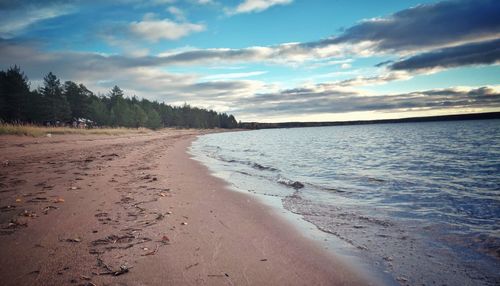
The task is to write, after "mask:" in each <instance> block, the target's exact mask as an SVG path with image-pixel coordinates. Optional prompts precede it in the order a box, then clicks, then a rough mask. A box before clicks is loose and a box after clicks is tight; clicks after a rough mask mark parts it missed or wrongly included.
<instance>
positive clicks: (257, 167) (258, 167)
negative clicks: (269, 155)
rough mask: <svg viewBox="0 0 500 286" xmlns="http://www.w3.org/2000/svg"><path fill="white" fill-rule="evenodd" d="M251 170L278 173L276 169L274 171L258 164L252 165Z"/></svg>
mask: <svg viewBox="0 0 500 286" xmlns="http://www.w3.org/2000/svg"><path fill="white" fill-rule="evenodd" d="M252 168H254V169H257V170H261V171H263V170H267V171H273V172H275V171H278V169H276V168H273V167H267V166H263V165H261V164H259V163H253V164H252Z"/></svg>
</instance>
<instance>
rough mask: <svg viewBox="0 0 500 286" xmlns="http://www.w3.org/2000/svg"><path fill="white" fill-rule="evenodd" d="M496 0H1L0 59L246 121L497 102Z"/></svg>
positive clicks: (369, 115)
mask: <svg viewBox="0 0 500 286" xmlns="http://www.w3.org/2000/svg"><path fill="white" fill-rule="evenodd" d="M498 15H500V1H498V0H454V1H431V0H383V1H371V0H366V1H361V0H227V1H223V0H152V1H143V0H114V1H112V0H99V1H95V0H74V1H60V0H45V1H36V0H25V1H23V0H0V69H1V70H6V69H8V68H9V67H11V66H14V65H18V66H20V67H21V69H22V70H23V71H24V72H25V74H26V75H27V76H28V78H29V80H30V81H31V88H37V87H38V86H40V85H41V84H42V81H43V77H44V76H45V75H46V74H47V73H48V72H53V73H54V74H55V75H56V76H58V77H59V78H60V79H61V80H62V81H65V80H72V81H75V82H77V83H82V84H84V85H86V86H87V88H89V89H90V90H92V91H94V92H95V93H99V94H102V95H105V94H107V93H108V92H109V90H110V89H111V88H112V87H113V86H114V85H118V86H119V87H120V88H122V89H123V90H124V91H125V94H126V95H128V96H134V95H135V96H138V97H140V98H147V99H150V100H156V101H159V102H165V103H167V104H174V105H182V104H184V103H188V104H190V105H193V106H198V107H204V108H209V109H214V110H216V111H218V112H227V113H231V114H233V115H234V116H235V117H236V118H237V119H238V120H241V121H257V122H284V121H346V120H367V119H386V118H402V117H413V116H431V115H445V114H459V113H475V112H490V111H500V66H499V64H500V17H499V16H498Z"/></svg>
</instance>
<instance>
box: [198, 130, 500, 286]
mask: <svg viewBox="0 0 500 286" xmlns="http://www.w3.org/2000/svg"><path fill="white" fill-rule="evenodd" d="M193 153H194V154H195V155H196V156H197V158H198V159H200V160H201V161H203V162H205V163H206V164H208V165H209V167H210V168H212V170H214V171H215V172H217V173H219V174H224V175H223V176H224V177H225V179H227V180H228V181H230V182H231V183H232V184H234V185H235V186H236V187H237V188H239V189H241V190H244V191H249V192H251V193H256V194H261V195H262V194H263V195H269V196H278V197H281V198H282V203H283V207H284V208H285V209H287V210H289V211H291V212H293V213H297V214H299V215H301V216H302V218H303V219H304V220H306V221H309V222H311V223H313V224H314V225H316V226H317V227H318V228H319V229H320V230H322V231H324V232H326V233H329V234H331V235H334V236H336V237H338V238H340V239H342V240H344V241H345V242H347V243H348V244H349V245H352V246H353V247H355V248H356V249H358V251H359V253H360V255H362V256H365V257H367V258H369V259H372V260H373V261H374V263H378V264H380V265H382V266H383V267H384V268H385V269H386V270H387V271H389V272H390V273H391V274H392V275H393V276H394V278H395V279H396V280H397V279H399V280H398V281H399V282H404V281H407V282H408V283H410V284H416V283H426V284H430V285H432V284H435V283H441V282H443V283H444V282H446V283H448V284H452V285H453V284H457V285H458V284H460V285H467V284H469V285H478V284H480V285H481V284H483V285H488V284H496V283H499V282H500V275H499V274H498V273H497V271H496V269H500V229H499V228H500V175H499V174H500V121H499V120H484V121H456V122H433V123H404V124H384V125H360V126H336V127H319V128H297V129H275V130H259V131H248V132H236V133H221V134H211V135H207V136H203V137H201V138H200V139H199V140H198V141H197V142H195V143H194V144H193ZM454 282H455V283H454ZM404 283H406V282H404Z"/></svg>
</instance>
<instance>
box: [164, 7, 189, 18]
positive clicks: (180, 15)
mask: <svg viewBox="0 0 500 286" xmlns="http://www.w3.org/2000/svg"><path fill="white" fill-rule="evenodd" d="M167 11H168V12H169V13H170V14H172V15H173V16H174V17H175V18H176V19H177V20H179V21H185V20H186V15H185V14H184V11H182V10H181V9H179V8H177V7H175V6H170V7H168V9H167Z"/></svg>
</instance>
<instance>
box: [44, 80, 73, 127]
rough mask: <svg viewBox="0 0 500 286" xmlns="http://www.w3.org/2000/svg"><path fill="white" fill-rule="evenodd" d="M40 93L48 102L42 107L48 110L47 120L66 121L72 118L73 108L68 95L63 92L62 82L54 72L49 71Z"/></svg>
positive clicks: (46, 113)
mask: <svg viewBox="0 0 500 286" xmlns="http://www.w3.org/2000/svg"><path fill="white" fill-rule="evenodd" d="M40 93H41V94H42V96H43V98H44V101H45V103H46V106H43V107H42V108H44V109H45V111H46V112H45V115H46V117H45V120H47V121H52V122H56V121H60V122H65V121H67V120H69V119H70V118H71V109H70V107H69V103H68V100H67V99H66V96H65V95H64V94H63V90H62V87H61V82H60V81H59V79H58V78H57V77H56V76H55V75H54V74H53V73H52V72H49V73H48V74H47V76H45V77H44V86H43V87H42V88H41V90H40Z"/></svg>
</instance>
